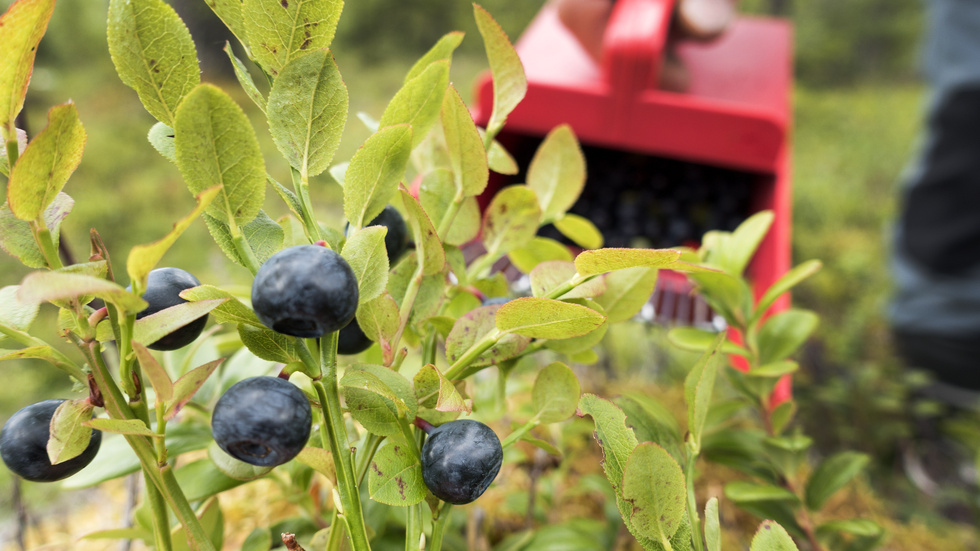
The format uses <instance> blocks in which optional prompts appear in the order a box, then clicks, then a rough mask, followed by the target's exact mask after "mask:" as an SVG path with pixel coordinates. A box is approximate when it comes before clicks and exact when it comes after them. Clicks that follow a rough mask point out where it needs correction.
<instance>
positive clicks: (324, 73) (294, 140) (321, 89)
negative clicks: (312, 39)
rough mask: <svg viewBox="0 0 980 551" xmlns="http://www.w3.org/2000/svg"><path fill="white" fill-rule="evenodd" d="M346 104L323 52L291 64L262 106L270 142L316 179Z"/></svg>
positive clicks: (337, 133)
mask: <svg viewBox="0 0 980 551" xmlns="http://www.w3.org/2000/svg"><path fill="white" fill-rule="evenodd" d="M294 1H296V0H294ZM277 4H278V2H277ZM348 101H349V100H348V97H347V86H346V85H345V84H344V81H343V78H342V77H341V76H340V69H338V68H337V64H336V63H335V62H334V59H333V55H332V54H331V53H330V51H328V50H317V51H315V52H312V53H310V54H308V55H305V56H303V57H300V58H298V59H296V60H293V61H292V62H290V63H289V65H287V66H286V67H285V68H284V69H283V71H282V74H280V75H279V77H278V78H276V80H275V82H274V83H273V84H272V90H270V91H269V100H268V104H267V112H268V119H269V131H270V132H271V133H272V141H273V142H275V144H276V147H277V148H278V149H279V152H280V153H282V154H283V156H284V157H286V160H287V161H289V165H290V166H292V167H293V168H295V169H296V170H298V171H299V172H300V174H306V175H307V176H316V175H318V174H320V173H322V172H323V171H324V170H326V169H327V168H329V167H330V161H332V160H333V156H334V153H336V152H337V146H339V145H340V136H341V134H342V133H343V131H344V125H345V124H347V107H348Z"/></svg>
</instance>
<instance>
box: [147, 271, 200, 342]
mask: <svg viewBox="0 0 980 551" xmlns="http://www.w3.org/2000/svg"><path fill="white" fill-rule="evenodd" d="M200 284H201V282H200V281H198V280H197V278H196V277H194V276H193V275H191V274H190V273H189V272H186V271H184V270H181V269H180V268H157V269H156V270H153V271H151V272H150V274H149V276H147V280H146V291H145V292H144V293H143V300H145V301H146V302H147V303H149V306H147V307H146V309H144V310H143V311H142V312H140V313H139V314H136V319H141V318H144V317H146V316H149V315H151V314H156V313H157V312H159V311H160V310H164V309H166V308H170V307H171V306H177V305H178V304H183V303H185V302H187V301H186V300H184V299H182V298H180V292H181V291H183V290H184V289H190V288H192V287H197V286H198V285H200ZM207 323H208V316H207V314H205V315H203V316H201V317H199V318H197V319H196V320H194V321H192V322H190V323H188V324H187V325H185V326H183V327H181V328H180V329H177V330H176V331H174V332H173V333H170V334H169V335H167V336H165V337H163V338H161V339H160V340H158V341H156V342H154V343H153V344H151V345H149V346H147V348H152V349H153V350H177V349H178V348H183V347H185V346H187V345H188V344H190V343H192V342H194V339H196V338H197V337H198V336H200V335H201V332H202V331H204V326H205V325H207Z"/></svg>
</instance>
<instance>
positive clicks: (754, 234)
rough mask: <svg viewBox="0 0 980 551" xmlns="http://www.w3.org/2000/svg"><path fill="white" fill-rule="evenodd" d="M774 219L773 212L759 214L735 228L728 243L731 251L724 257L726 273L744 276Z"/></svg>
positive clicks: (723, 266)
mask: <svg viewBox="0 0 980 551" xmlns="http://www.w3.org/2000/svg"><path fill="white" fill-rule="evenodd" d="M774 218H775V215H774V214H773V212H772V211H769V210H766V211H762V212H757V213H756V214H753V215H752V216H750V217H749V218H748V219H746V220H745V221H744V222H742V223H741V224H739V225H738V227H737V228H735V231H733V232H732V236H731V241H730V242H729V243H728V246H729V247H730V250H727V251H725V253H726V254H725V255H724V257H725V258H726V262H725V263H724V264H722V268H724V269H725V271H727V272H728V273H730V274H732V275H734V276H740V275H742V272H744V271H745V267H746V266H747V265H748V264H749V260H751V259H752V257H753V256H755V251H756V249H758V248H759V243H761V242H762V239H763V238H764V237H765V236H766V233H767V232H768V231H769V227H770V226H772V222H773V219H774Z"/></svg>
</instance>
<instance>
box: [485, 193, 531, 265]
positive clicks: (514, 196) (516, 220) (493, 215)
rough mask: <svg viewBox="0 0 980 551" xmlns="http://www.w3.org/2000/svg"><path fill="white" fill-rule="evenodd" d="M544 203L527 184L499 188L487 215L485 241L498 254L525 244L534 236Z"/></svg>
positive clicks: (494, 254)
mask: <svg viewBox="0 0 980 551" xmlns="http://www.w3.org/2000/svg"><path fill="white" fill-rule="evenodd" d="M540 221H541V207H540V206H538V198H537V195H535V193H534V191H533V190H532V189H531V188H529V187H527V186H508V187H505V188H504V189H502V190H500V191H498V192H497V194H496V195H494V196H493V199H492V200H491V201H490V205H489V206H487V210H486V212H485V213H484V218H483V238H482V239H483V244H484V246H485V247H486V249H487V254H488V255H491V256H492V257H494V258H497V257H500V256H503V255H505V254H507V253H509V252H510V251H512V250H514V249H518V248H520V247H523V246H525V245H527V244H528V243H530V242H531V240H532V239H534V236H535V234H536V232H537V231H538V224H539V223H540Z"/></svg>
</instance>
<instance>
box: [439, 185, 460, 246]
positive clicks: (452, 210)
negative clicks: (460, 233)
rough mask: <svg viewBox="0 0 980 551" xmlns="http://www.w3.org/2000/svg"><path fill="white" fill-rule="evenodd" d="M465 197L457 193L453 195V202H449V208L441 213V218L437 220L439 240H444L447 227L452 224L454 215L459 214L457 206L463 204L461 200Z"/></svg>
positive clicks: (454, 218)
mask: <svg viewBox="0 0 980 551" xmlns="http://www.w3.org/2000/svg"><path fill="white" fill-rule="evenodd" d="M464 199H465V197H463V196H462V194H457V195H456V197H453V202H452V203H449V208H447V209H446V212H445V213H443V215H442V220H440V221H439V229H438V230H437V233H438V234H439V241H443V242H445V241H446V234H448V233H449V228H451V227H452V225H453V220H456V215H457V214H459V208H460V207H461V206H462V205H463V200H464Z"/></svg>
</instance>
